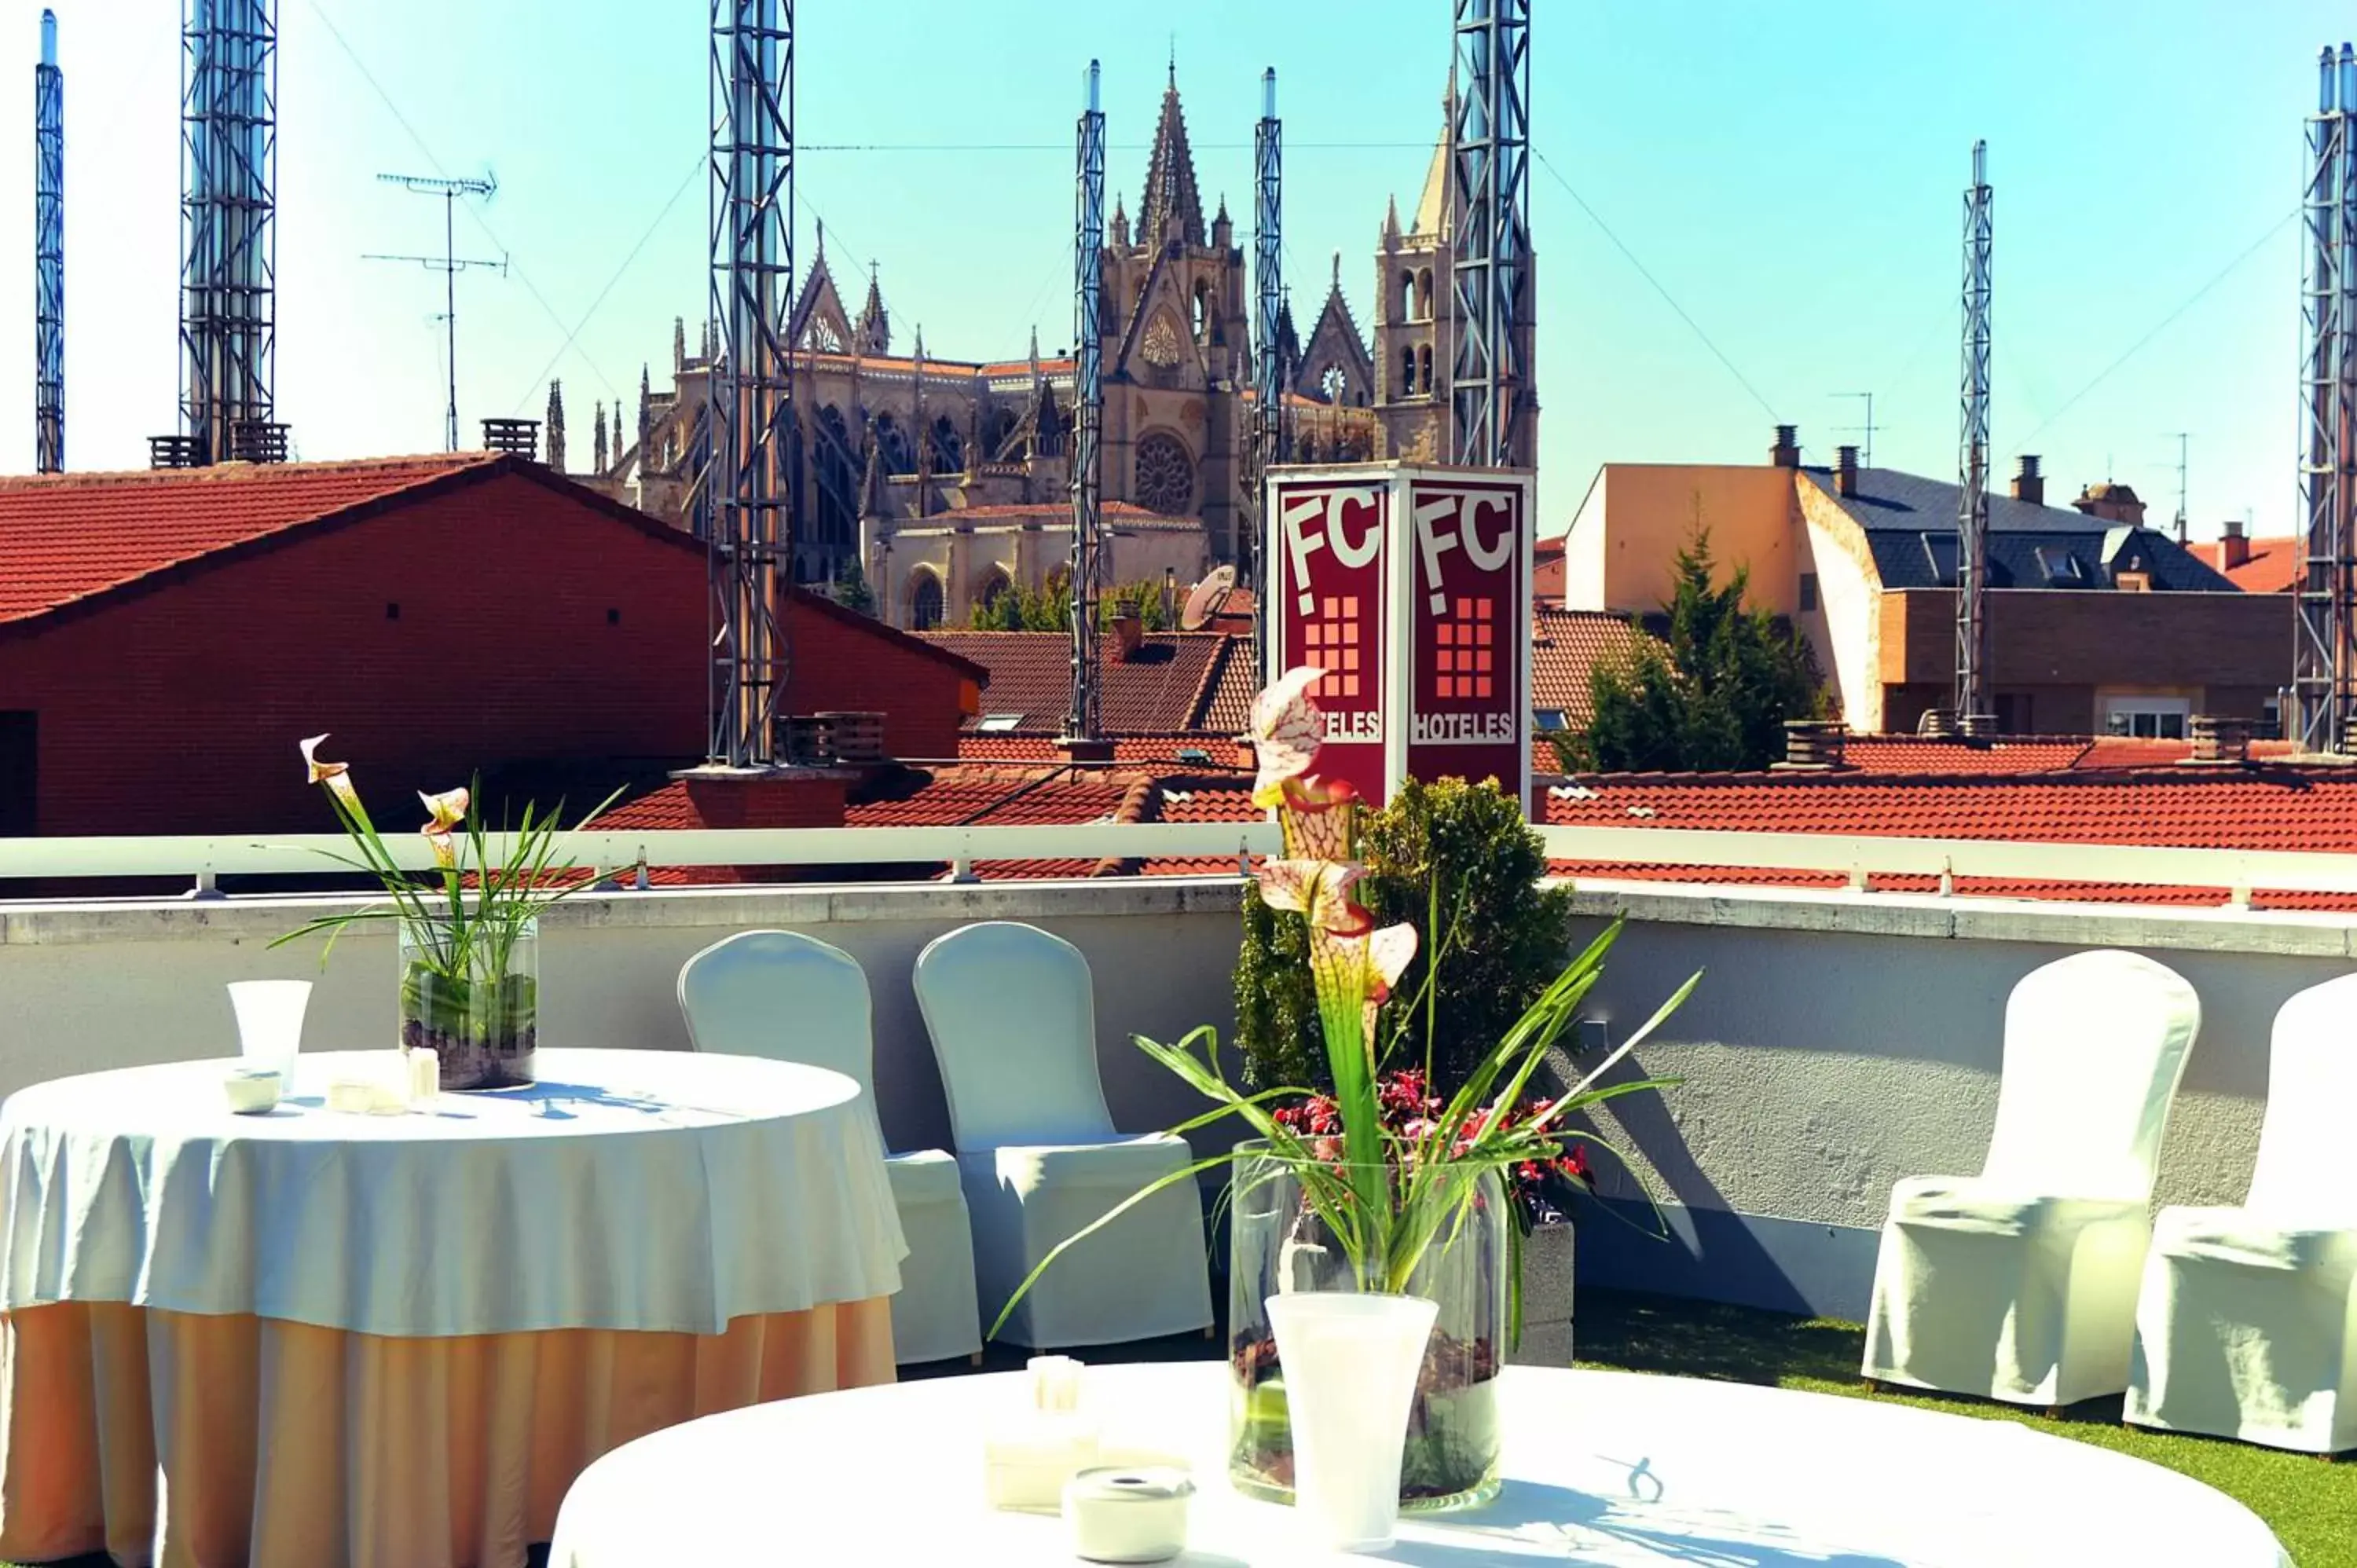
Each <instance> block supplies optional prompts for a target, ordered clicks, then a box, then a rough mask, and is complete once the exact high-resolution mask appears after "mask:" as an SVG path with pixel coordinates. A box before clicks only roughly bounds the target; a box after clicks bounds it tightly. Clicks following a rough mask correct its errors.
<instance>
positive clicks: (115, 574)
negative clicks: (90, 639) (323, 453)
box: [0, 452, 517, 622]
mask: <svg viewBox="0 0 2357 1568" xmlns="http://www.w3.org/2000/svg"><path fill="white" fill-rule="evenodd" d="M516 461H517V460H516V459H513V458H502V457H500V456H496V455H494V454H490V453H482V452H460V453H454V454H448V455H443V456H425V457H385V458H375V459H371V460H369V461H366V462H353V463H266V464H244V463H228V464H223V465H221V467H212V468H164V469H154V470H144V471H139V472H133V473H120V474H50V475H41V476H37V477H18V478H5V479H0V622H5V621H14V620H23V619H27V618H31V617H34V616H38V615H42V614H45V613H48V612H49V611H51V610H55V609H59V608H61V607H64V606H66V605H69V604H72V603H74V602H76V601H79V600H83V599H88V598H91V597H94V596H98V595H100V594H102V593H105V592H107V591H108V590H110V589H115V588H120V587H123V586H124V585H128V584H131V583H134V582H136V581H138V580H139V579H141V578H143V577H147V576H151V575H154V574H156V573H157V572H161V571H164V570H166V569H167V568H170V567H175V566H180V565H185V564H189V563H192V562H195V561H198V560H199V559H201V558H203V557H205V556H208V555H213V554H216V553H221V552H222V551H226V550H230V549H233V548H236V547H239V546H244V545H253V544H256V543H259V542H264V541H266V540H269V539H271V538H273V537H274V536H276V535H280V534H284V533H285V532H288V531H290V530H292V529H296V528H300V527H302V526H304V525H306V524H310V523H317V522H320V521H326V520H328V519H330V518H334V517H338V516H344V515H350V514H352V513H354V512H357V511H359V510H361V509H364V508H367V507H370V506H371V505H374V504H377V503H381V502H383V501H385V500H387V499H391V498H393V497H395V496H399V495H402V494H403V493H404V492H407V491H413V490H415V489H419V488H421V487H423V486H425V485H429V484H432V483H434V482H436V481H437V480H443V479H447V478H450V477H451V476H452V475H455V474H462V473H466V472H467V471H468V470H490V469H491V468H493V467H498V466H500V465H502V464H508V465H512V464H514V463H515V462H516Z"/></svg>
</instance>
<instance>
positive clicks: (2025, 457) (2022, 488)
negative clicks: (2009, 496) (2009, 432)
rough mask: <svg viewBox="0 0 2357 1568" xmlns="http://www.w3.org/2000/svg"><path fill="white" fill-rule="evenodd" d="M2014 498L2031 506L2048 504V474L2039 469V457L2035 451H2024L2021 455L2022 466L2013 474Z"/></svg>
mask: <svg viewBox="0 0 2357 1568" xmlns="http://www.w3.org/2000/svg"><path fill="white" fill-rule="evenodd" d="M2013 499H2016V500H2018V501H2022V502H2025V503H2027V504H2028V505H2030V506H2044V505H2045V504H2046V476H2045V475H2044V474H2041V473H2040V472H2039V471H2038V457H2037V455H2036V454H2034V453H2029V452H2024V453H2023V454H2022V455H2021V467H2019V468H2018V470H2016V471H2015V473H2014V476H2013Z"/></svg>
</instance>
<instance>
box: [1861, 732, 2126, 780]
mask: <svg viewBox="0 0 2357 1568" xmlns="http://www.w3.org/2000/svg"><path fill="white" fill-rule="evenodd" d="M2091 744H2093V743H2091V742H2090V741H2088V740H2087V739H2086V738H2084V737H2083V736H2022V737H2020V738H2018V739H2007V740H1997V741H1992V742H1990V743H1989V744H1988V745H1986V746H1980V745H1975V744H1973V743H1972V742H1969V741H1964V740H1948V739H1941V738H1936V737H1933V736H1911V735H1860V736H1850V737H1849V740H1848V742H1847V743H1846V745H1845V746H1844V747H1843V757H1844V759H1845V760H1846V761H1847V762H1848V763H1849V765H1850V766H1851V767H1852V768H1857V769H1858V770H1859V771H1861V772H1865V773H2053V772H2059V771H2061V770H2063V769H2066V768H2070V767H2072V765H2073V764H2074V763H2076V762H2077V761H2078V760H2079V759H2080V757H2083V756H2085V755H2086V752H2087V748H2088V746H2090V745H2091Z"/></svg>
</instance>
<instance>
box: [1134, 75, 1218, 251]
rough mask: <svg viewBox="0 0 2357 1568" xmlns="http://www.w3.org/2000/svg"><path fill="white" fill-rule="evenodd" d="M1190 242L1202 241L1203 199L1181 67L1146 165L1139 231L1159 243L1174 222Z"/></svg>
mask: <svg viewBox="0 0 2357 1568" xmlns="http://www.w3.org/2000/svg"><path fill="white" fill-rule="evenodd" d="M1174 222H1175V223H1177V224H1178V225H1179V239H1181V240H1183V241H1185V242H1187V243H1188V244H1189V245H1197V246H1200V245H1201V244H1202V243H1203V199H1202V198H1201V197H1200V195H1199V194H1197V192H1196V189H1195V155H1194V154H1193V153H1192V152H1191V151H1189V148H1188V146H1187V116H1186V114H1185V113H1184V112H1183V111H1181V110H1180V108H1179V67H1178V63H1177V61H1176V60H1175V59H1174V60H1173V61H1172V63H1171V67H1170V85H1169V86H1168V87H1166V88H1164V89H1163V91H1162V123H1161V124H1158V125H1157V126H1156V127H1155V130H1154V153H1153V156H1151V157H1149V158H1148V159H1147V160H1146V192H1145V194H1144V195H1143V196H1141V197H1140V198H1139V199H1138V208H1137V233H1138V238H1139V239H1140V240H1141V241H1142V242H1145V243H1146V244H1149V245H1154V246H1157V247H1158V246H1160V245H1161V243H1162V242H1163V241H1164V240H1166V239H1168V237H1169V236H1168V232H1167V231H1168V226H1169V225H1170V224H1172V223H1174Z"/></svg>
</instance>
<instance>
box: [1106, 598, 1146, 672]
mask: <svg viewBox="0 0 2357 1568" xmlns="http://www.w3.org/2000/svg"><path fill="white" fill-rule="evenodd" d="M1145 640H1146V622H1145V621H1144V620H1143V619H1142V618H1139V617H1138V616H1137V615H1136V614H1135V612H1131V611H1124V612H1123V613H1122V614H1120V615H1117V616H1115V617H1114V618H1113V650H1114V658H1116V659H1118V660H1121V661H1122V662H1123V663H1127V662H1128V661H1129V660H1133V659H1135V658H1136V657H1137V650H1138V647H1139V645H1140V644H1142V643H1143V642H1145Z"/></svg>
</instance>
